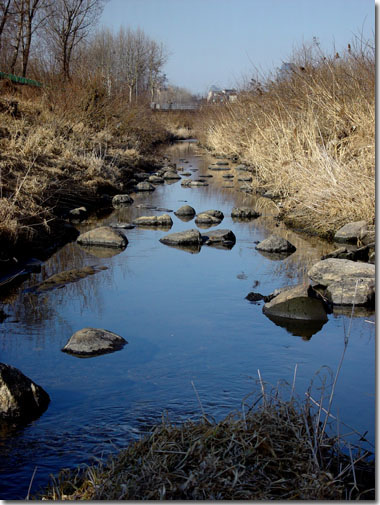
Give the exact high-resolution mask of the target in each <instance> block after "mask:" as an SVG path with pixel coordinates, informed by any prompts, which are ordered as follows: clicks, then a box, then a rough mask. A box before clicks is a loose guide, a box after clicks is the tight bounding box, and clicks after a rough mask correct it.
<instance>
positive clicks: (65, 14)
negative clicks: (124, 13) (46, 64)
mask: <svg viewBox="0 0 380 505" xmlns="http://www.w3.org/2000/svg"><path fill="white" fill-rule="evenodd" d="M103 5H104V0H55V1H54V2H52V3H51V4H50V5H49V7H48V13H49V15H48V18H47V23H46V35H47V40H48V45H49V46H50V48H51V50H52V51H53V53H54V55H55V58H56V60H57V62H58V65H59V69H60V72H61V74H62V76H63V78H64V80H68V79H70V73H71V68H70V67H71V63H72V59H73V56H74V52H75V50H76V48H77V47H78V46H79V45H80V44H81V43H82V42H83V40H84V39H85V38H86V37H87V36H88V34H89V32H90V30H91V28H92V27H93V26H94V25H95V23H96V22H97V20H98V18H99V16H100V14H101V13H102V10H103Z"/></svg>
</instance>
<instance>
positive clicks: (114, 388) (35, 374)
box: [0, 142, 375, 499]
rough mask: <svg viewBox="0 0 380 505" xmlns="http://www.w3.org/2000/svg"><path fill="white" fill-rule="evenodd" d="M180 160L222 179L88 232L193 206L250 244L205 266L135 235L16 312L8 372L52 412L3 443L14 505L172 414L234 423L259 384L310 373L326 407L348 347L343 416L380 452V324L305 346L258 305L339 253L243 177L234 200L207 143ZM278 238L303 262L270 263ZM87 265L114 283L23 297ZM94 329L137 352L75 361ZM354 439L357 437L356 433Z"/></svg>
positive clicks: (344, 318)
mask: <svg viewBox="0 0 380 505" xmlns="http://www.w3.org/2000/svg"><path fill="white" fill-rule="evenodd" d="M167 153H168V155H169V156H170V157H171V159H172V161H174V162H176V163H177V165H178V166H181V165H183V166H184V168H185V169H186V171H187V170H190V172H191V174H192V175H191V178H193V179H196V178H198V177H199V174H202V173H204V174H206V173H207V174H212V175H213V177H212V178H209V179H208V180H207V181H208V183H209V186H206V187H197V188H184V187H182V186H181V184H180V182H176V183H173V184H165V185H161V186H158V187H157V189H156V190H155V191H154V192H153V193H149V194H147V193H145V194H134V195H133V197H134V199H135V202H134V204H133V205H132V206H130V207H128V208H125V209H121V210H117V211H115V212H114V213H113V214H112V215H109V216H107V217H105V218H103V219H102V220H101V221H97V222H92V223H86V224H84V225H82V226H81V229H82V230H86V229H90V228H93V227H95V226H99V225H100V224H107V223H111V222H117V221H119V222H124V221H131V220H133V219H134V218H135V217H138V216H141V215H153V214H154V215H157V214H162V213H163V211H156V210H151V209H144V208H142V207H139V205H145V204H149V205H155V206H157V207H160V208H168V209H169V210H177V209H178V208H179V207H180V206H182V205H184V204H185V203H188V204H189V205H191V206H193V207H194V208H195V210H196V211H197V212H201V211H203V210H207V209H211V208H214V209H218V210H221V211H223V213H224V215H225V218H224V220H223V222H222V223H221V224H220V225H219V226H218V227H217V228H223V229H224V228H227V229H231V230H232V231H233V232H234V233H235V235H236V238H237V241H236V244H235V246H234V247H233V248H232V249H231V250H228V249H225V250H223V249H217V248H213V247H207V246H203V247H202V248H201V250H200V252H199V253H198V254H191V253H189V252H187V251H184V250H179V249H176V248H172V247H168V246H166V245H164V244H162V243H161V242H159V239H160V238H161V237H163V236H164V235H165V234H166V233H169V232H168V231H163V230H160V229H145V228H134V229H132V230H127V231H126V235H127V237H128V241H129V243H128V246H127V248H126V249H125V250H124V251H121V252H119V251H102V250H98V251H95V250H86V249H84V248H82V247H80V246H79V245H77V244H76V243H71V244H68V245H66V246H65V247H64V248H62V249H61V250H60V251H58V252H57V253H56V254H55V255H54V256H53V257H52V258H50V259H49V260H48V261H46V263H45V264H44V265H43V267H42V272H41V273H39V274H33V275H32V277H31V278H30V279H29V280H28V281H26V283H24V285H23V286H22V287H21V289H20V290H19V293H18V294H17V295H15V296H14V297H13V298H12V299H10V300H5V302H6V305H5V311H6V312H7V313H8V314H10V317H8V318H7V319H6V320H5V321H4V322H3V323H2V324H1V326H0V361H1V362H4V363H7V364H10V365H12V366H15V367H17V368H19V369H20V370H21V371H22V372H23V373H24V374H25V375H27V376H28V377H30V378H31V379H32V380H34V381H35V382H36V383H37V384H40V385H41V386H42V387H43V388H44V389H45V390H46V391H47V392H48V393H49V395H50V397H51V403H50V405H49V407H48V409H47V411H46V412H45V413H44V414H43V415H42V416H41V417H40V418H39V419H37V420H36V421H34V422H32V423H30V424H29V425H27V426H25V427H14V428H12V427H10V428H9V429H7V430H3V432H0V454H1V457H0V498H1V499H24V498H25V496H26V495H27V492H28V487H29V484H30V480H31V477H32V475H33V472H34V471H35V469H36V467H37V470H36V472H35V477H34V481H33V487H32V493H33V491H34V492H35V491H37V490H38V489H39V488H40V486H42V485H45V484H46V483H47V482H48V478H49V474H57V473H58V471H59V470H60V469H61V468H63V467H74V466H75V465H78V464H83V463H87V464H89V463H93V462H94V461H95V460H96V458H101V457H104V456H106V455H107V454H109V453H113V452H115V451H117V450H118V449H120V448H123V447H126V445H127V444H128V443H129V442H130V441H131V440H134V439H137V438H139V437H140V436H141V435H142V434H144V433H146V432H148V431H149V430H150V428H151V426H152V425H153V424H154V423H157V422H160V420H161V417H162V415H163V414H164V415H168V417H169V419H170V420H172V421H173V422H182V421H185V420H186V419H188V418H192V419H198V418H200V416H201V414H202V410H203V411H204V412H205V413H206V414H207V415H209V416H210V417H213V418H215V419H216V420H218V419H221V418H223V417H224V416H225V415H227V414H228V413H229V412H230V411H232V410H236V409H237V410H239V409H241V404H242V400H243V398H244V397H245V396H246V395H248V394H249V393H251V392H255V391H257V390H258V384H257V379H258V373H260V375H261V377H262V380H263V381H264V384H265V387H267V388H268V390H269V388H270V387H271V386H270V385H276V384H277V383H278V382H279V381H283V380H284V381H287V382H289V383H292V381H293V378H294V373H295V370H296V381H295V389H296V392H297V394H298V395H299V396H300V398H304V394H305V391H307V389H308V387H309V386H310V384H311V381H312V379H313V378H314V387H313V394H315V395H316V398H317V399H318V398H319V396H318V395H320V391H319V387H320V386H321V385H322V384H323V381H324V380H326V381H330V382H331V380H330V378H329V370H331V373H332V375H334V374H335V373H336V371H337V369H338V365H339V362H340V360H341V357H342V353H343V350H344V337H345V335H346V336H348V346H347V349H346V353H345V356H344V360H343V365H342V367H341V370H340V375H339V378H338V381H337V385H336V391H335V395H334V400H333V405H332V412H333V414H334V415H338V416H339V419H340V420H342V421H344V422H345V423H346V424H348V425H349V426H352V427H354V428H355V429H356V430H358V431H359V432H361V433H363V432H365V431H367V430H368V434H367V435H366V436H367V438H368V439H369V441H370V442H373V441H374V432H375V426H374V419H375V328H374V324H372V323H373V322H374V315H373V314H369V313H363V314H361V313H360V312H357V313H355V317H354V318H353V319H352V321H350V317H349V311H348V312H345V313H343V314H342V313H339V312H338V311H336V312H335V313H334V314H331V315H329V320H328V322H327V323H326V324H324V325H323V326H322V327H321V328H320V329H319V330H318V331H316V332H315V333H314V334H312V335H305V334H303V335H301V336H300V334H297V331H293V333H292V331H290V330H289V329H287V328H284V327H282V326H278V325H276V324H275V323H273V322H272V321H271V320H269V319H268V318H267V317H266V316H265V315H264V314H263V313H262V306H263V305H262V302H261V303H256V304H254V303H250V302H248V301H247V300H246V299H245V296H246V295H247V294H248V293H249V292H250V291H258V292H260V293H262V294H265V295H266V294H269V293H271V292H272V291H273V290H274V289H276V288H279V287H282V286H286V285H292V284H297V283H298V282H302V281H304V280H305V279H306V277H307V270H308V268H309V267H310V266H311V265H312V264H313V263H315V262H316V261H318V260H319V259H320V257H321V255H322V254H324V253H326V252H327V251H330V250H332V249H333V248H334V246H333V244H328V243H326V242H323V241H321V240H317V239H311V238H307V237H305V236H303V235H302V234H298V233H296V232H294V231H290V230H287V229H286V228H285V227H284V226H283V225H282V224H280V225H279V226H276V221H275V220H274V219H273V215H275V214H276V208H275V205H274V204H273V203H272V202H271V201H270V200H268V199H263V198H261V199H256V197H254V196H251V195H248V194H246V193H244V192H239V191H236V189H237V188H238V187H239V186H240V185H241V184H243V185H244V183H242V182H239V181H237V178H238V175H239V172H237V171H235V170H233V171H232V173H233V174H234V175H235V179H234V182H233V183H232V184H233V186H234V189H232V188H226V187H224V186H226V185H230V184H231V183H229V182H227V181H226V180H225V179H224V178H223V175H224V174H225V173H226V172H222V171H221V172H211V171H209V170H208V169H207V167H208V165H209V164H210V163H211V162H215V159H211V158H208V157H207V156H200V155H199V151H198V147H197V144H196V143H194V142H182V143H178V144H176V145H174V146H173V147H171V148H168V149H167ZM180 159H185V160H186V161H187V163H183V162H182V161H179V160H180ZM192 170H194V171H192ZM196 170H197V171H196ZM238 205H255V206H257V207H258V208H259V209H260V210H261V212H262V213H263V215H262V216H261V217H260V218H259V219H257V220H253V221H249V222H236V221H234V220H233V219H232V218H231V217H230V214H231V210H232V208H233V207H234V206H238ZM170 215H171V217H172V219H173V227H172V228H171V230H170V233H171V232H175V231H183V230H187V229H191V228H197V226H196V224H195V222H194V220H191V221H189V222H184V221H182V220H180V219H179V218H177V217H176V216H175V215H174V213H173V212H170ZM200 231H201V233H207V230H203V229H200ZM273 232H275V233H278V234H280V235H281V236H283V237H285V238H287V239H288V240H290V241H291V242H292V243H293V244H294V245H296V247H297V251H296V252H295V253H293V254H292V255H291V256H289V257H287V258H286V259H280V260H278V259H276V260H273V259H271V258H270V257H265V256H263V255H262V254H260V253H259V252H258V251H256V249H255V242H257V241H259V240H262V239H264V238H266V237H267V236H269V235H270V234H271V233H273ZM115 252H117V254H114V253H115ZM112 254H113V255H112ZM85 265H98V266H99V265H100V266H105V267H107V269H106V270H102V271H99V272H98V273H96V274H95V275H93V276H90V277H87V278H85V279H82V280H80V281H78V282H77V283H72V284H68V285H66V286H64V287H63V288H61V289H56V290H52V291H49V292H46V293H44V294H39V295H37V294H35V293H32V292H31V293H27V292H22V291H23V290H24V289H25V288H27V287H28V286H32V285H33V284H35V283H36V282H39V281H40V280H42V279H44V278H47V277H48V276H50V275H52V274H55V273H57V272H60V271H62V270H70V269H73V268H81V267H83V266H85ZM253 286H255V287H253ZM86 326H92V327H99V328H106V329H108V330H111V331H113V332H115V333H118V334H120V335H122V336H123V337H124V338H125V339H126V340H127V341H128V344H127V345H126V346H125V347H124V348H123V349H122V350H121V351H117V352H114V353H112V354H107V355H103V356H98V357H93V358H88V359H80V358H77V357H74V356H72V355H69V354H65V353H63V352H62V351H61V349H62V347H63V346H64V345H65V344H66V342H67V340H68V339H69V338H70V336H71V335H72V334H73V333H74V332H75V331H77V330H79V329H81V328H83V327H86ZM294 333H295V334H294ZM301 333H302V332H301ZM306 333H307V332H306ZM311 333H312V332H311ZM258 371H259V372H258ZM317 372H319V373H317ZM316 373H317V375H316ZM286 394H287V393H286ZM340 430H341V432H342V433H344V432H345V431H346V432H348V431H350V429H349V428H347V427H346V426H344V425H341V427H340Z"/></svg>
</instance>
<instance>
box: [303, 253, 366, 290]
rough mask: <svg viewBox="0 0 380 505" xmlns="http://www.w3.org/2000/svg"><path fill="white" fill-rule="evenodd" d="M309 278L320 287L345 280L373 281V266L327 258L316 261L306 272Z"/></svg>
mask: <svg viewBox="0 0 380 505" xmlns="http://www.w3.org/2000/svg"><path fill="white" fill-rule="evenodd" d="M308 276H309V278H310V279H311V280H312V281H313V282H315V283H316V284H320V285H321V286H329V285H330V284H332V283H333V282H341V281H344V280H345V279H347V278H355V279H374V278H375V265H372V264H370V263H361V262H358V261H351V260H345V259H336V258H328V259H326V260H321V261H318V263H316V264H315V265H313V266H312V267H311V269H310V270H309V271H308Z"/></svg>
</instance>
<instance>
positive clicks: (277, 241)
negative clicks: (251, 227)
mask: <svg viewBox="0 0 380 505" xmlns="http://www.w3.org/2000/svg"><path fill="white" fill-rule="evenodd" d="M256 249H257V250H258V251H265V252H273V253H289V252H294V251H295V250H296V248H295V246H294V245H293V244H291V243H290V242H288V241H287V240H286V239H284V238H282V237H279V236H278V235H270V237H268V238H266V239H265V240H262V241H261V242H260V243H259V244H257V246H256Z"/></svg>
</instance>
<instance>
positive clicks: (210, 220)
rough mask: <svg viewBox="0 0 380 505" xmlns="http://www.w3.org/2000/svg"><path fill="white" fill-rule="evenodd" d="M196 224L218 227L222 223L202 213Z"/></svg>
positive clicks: (198, 215) (196, 219) (198, 216)
mask: <svg viewBox="0 0 380 505" xmlns="http://www.w3.org/2000/svg"><path fill="white" fill-rule="evenodd" d="M195 222H196V224H197V225H209V226H211V225H217V224H219V223H220V222H221V219H219V218H217V217H215V216H212V215H210V214H206V212H201V213H200V214H197V216H196V218H195Z"/></svg>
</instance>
